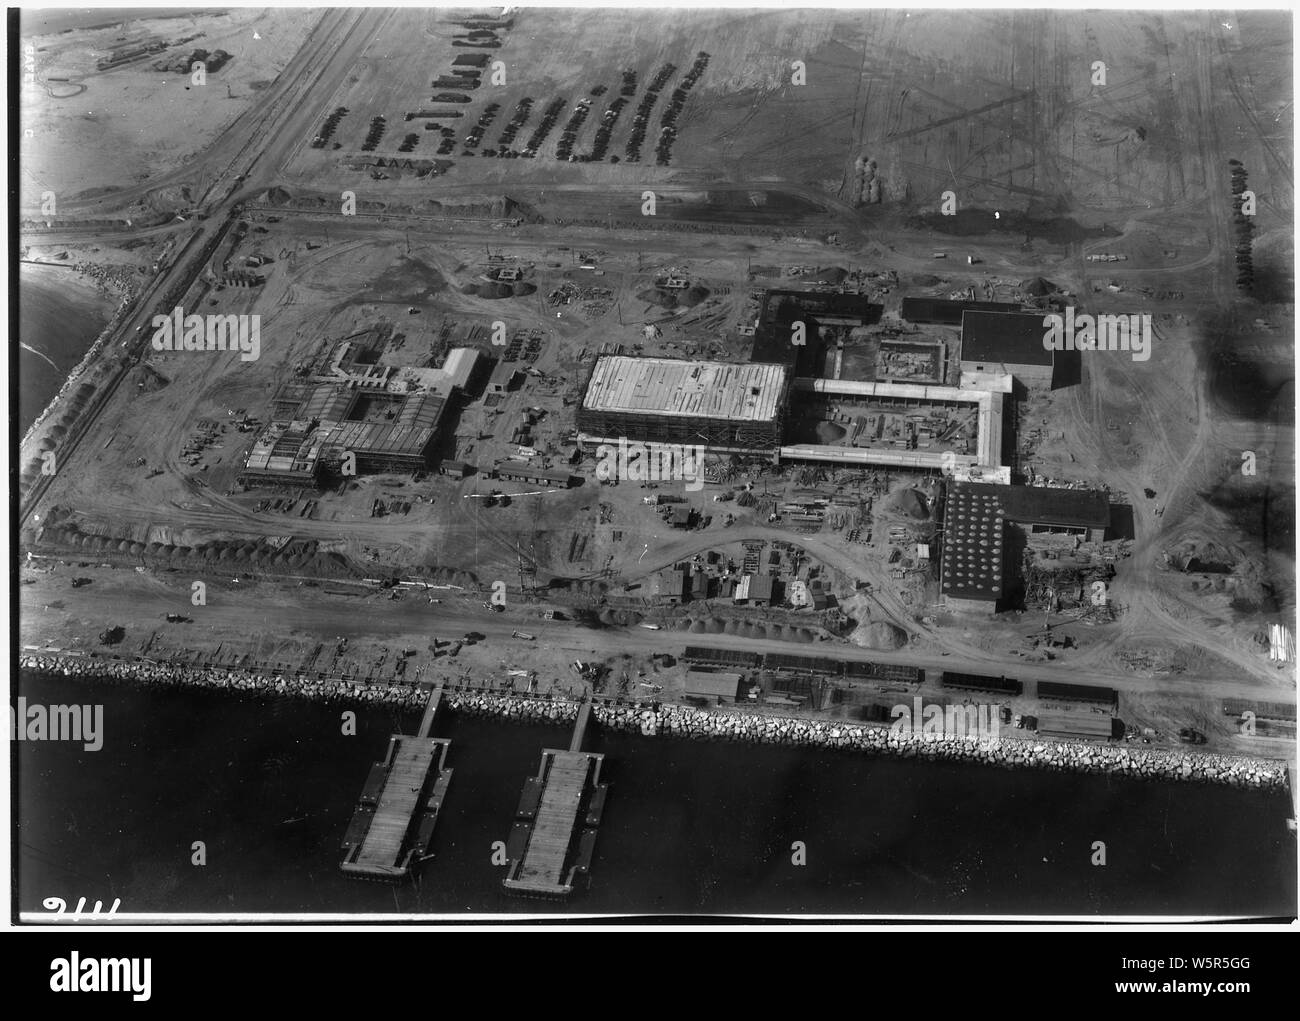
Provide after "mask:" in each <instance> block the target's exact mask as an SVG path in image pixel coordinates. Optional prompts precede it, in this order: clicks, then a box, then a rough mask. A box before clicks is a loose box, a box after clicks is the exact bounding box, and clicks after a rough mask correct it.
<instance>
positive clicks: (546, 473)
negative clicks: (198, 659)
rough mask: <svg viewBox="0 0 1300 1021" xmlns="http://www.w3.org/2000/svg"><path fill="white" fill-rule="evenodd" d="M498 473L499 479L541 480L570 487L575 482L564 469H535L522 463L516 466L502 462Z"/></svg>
mask: <svg viewBox="0 0 1300 1021" xmlns="http://www.w3.org/2000/svg"><path fill="white" fill-rule="evenodd" d="M496 472H497V478H501V479H522V480H523V481H525V482H526V481H528V480H529V479H541V480H542V481H544V482H551V483H554V484H556V485H560V486H568V485H569V484H570V483H571V482H572V481H573V476H572V475H570V474H569V473H568V472H566V471H564V470H563V469H562V468H534V467H533V466H532V465H529V464H524V463H523V462H522V461H521V462H517V463H514V464H511V463H509V462H502V463H501V464H498V465H497V468H496Z"/></svg>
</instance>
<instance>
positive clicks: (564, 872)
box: [502, 702, 608, 897]
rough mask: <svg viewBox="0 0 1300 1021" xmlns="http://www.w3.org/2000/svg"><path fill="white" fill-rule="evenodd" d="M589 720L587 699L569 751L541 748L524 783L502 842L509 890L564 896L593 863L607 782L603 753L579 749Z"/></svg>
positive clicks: (543, 895)
mask: <svg viewBox="0 0 1300 1021" xmlns="http://www.w3.org/2000/svg"><path fill="white" fill-rule="evenodd" d="M590 719H591V703H590V702H583V703H582V706H581V708H580V709H579V710H578V720H577V723H576V724H575V725H574V728H573V738H572V740H571V741H570V742H569V750H568V751H560V750H558V749H555V748H547V749H545V750H544V751H543V752H542V763H541V766H540V767H539V769H538V771H537V775H536V776H534V777H530V778H529V779H528V780H527V781H525V783H524V790H523V794H522V796H521V797H520V799H519V808H518V809H517V810H516V812H515V823H514V826H513V827H512V828H511V831H510V839H509V840H508V841H507V842H506V859H507V862H506V878H505V879H504V880H503V881H502V885H503V886H504V887H505V889H506V891H507V892H508V893H513V894H518V895H521V896H533V897H566V896H568V895H569V894H570V893H571V892H573V882H574V877H575V876H576V875H586V874H587V872H588V870H589V868H590V866H591V857H592V854H593V852H594V851H595V848H596V830H597V828H598V827H599V826H600V817H601V813H602V812H603V811H604V806H605V794H606V792H607V790H608V785H607V784H602V783H601V782H600V767H601V763H602V761H603V760H604V758H605V757H604V756H603V755H595V754H592V753H589V752H584V751H582V750H581V749H582V742H583V737H584V736H585V734H586V730H587V724H588V722H589V721H590Z"/></svg>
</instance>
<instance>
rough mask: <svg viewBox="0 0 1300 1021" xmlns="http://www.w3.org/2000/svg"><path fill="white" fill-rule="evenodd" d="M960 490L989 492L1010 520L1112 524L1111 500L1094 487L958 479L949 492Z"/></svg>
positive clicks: (1086, 525) (1077, 525) (1085, 525)
mask: <svg viewBox="0 0 1300 1021" xmlns="http://www.w3.org/2000/svg"><path fill="white" fill-rule="evenodd" d="M959 489H964V490H966V491H970V492H974V493H977V494H988V495H991V496H993V497H994V498H995V499H996V500H997V501H998V506H999V507H1000V508H1001V510H1002V516H1003V517H1005V518H1006V519H1007V520H1008V521H1017V522H1021V523H1023V524H1034V525H1064V526H1068V527H1070V528H1105V527H1106V526H1107V525H1109V524H1110V502H1109V501H1108V500H1107V499H1106V494H1105V493H1101V492H1098V491H1097V490H1095V489H1053V488H1052V487H1050V486H990V485H985V484H984V483H980V482H956V483H953V485H952V486H951V487H949V494H950V496H951V494H952V493H953V492H954V491H957V490H959Z"/></svg>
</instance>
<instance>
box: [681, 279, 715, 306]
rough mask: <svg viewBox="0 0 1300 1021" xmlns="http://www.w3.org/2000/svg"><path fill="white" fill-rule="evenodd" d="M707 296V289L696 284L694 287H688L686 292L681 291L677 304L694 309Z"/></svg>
mask: <svg viewBox="0 0 1300 1021" xmlns="http://www.w3.org/2000/svg"><path fill="white" fill-rule="evenodd" d="M708 296H709V289H708V288H707V287H701V286H700V285H699V284H696V285H695V286H693V287H688V288H686V290H684V291H682V292H681V293H680V294H679V295H678V296H677V303H678V304H679V305H684V306H686V307H687V308H694V307H695V306H696V305H698V304H699V303H700V302H702V301H703V300H704V299H705V298H707V297H708Z"/></svg>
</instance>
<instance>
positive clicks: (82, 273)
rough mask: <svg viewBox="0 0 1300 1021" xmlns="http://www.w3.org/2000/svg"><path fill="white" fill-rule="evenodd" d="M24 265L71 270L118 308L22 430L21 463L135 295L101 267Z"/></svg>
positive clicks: (113, 309)
mask: <svg viewBox="0 0 1300 1021" xmlns="http://www.w3.org/2000/svg"><path fill="white" fill-rule="evenodd" d="M24 264H25V265H28V266H33V265H40V266H54V267H56V268H59V269H65V270H71V271H72V272H73V273H74V274H75V275H76V276H77V277H78V278H79V281H78V282H79V283H84V284H85V285H86V287H87V289H88V290H93V291H95V292H96V293H98V294H100V295H102V296H103V297H104V298H105V299H106V300H107V301H114V300H115V301H116V305H114V306H113V308H112V311H111V312H108V313H107V314H106V319H107V321H106V322H105V324H104V327H103V329H101V330H100V331H99V333H98V334H97V335H96V336H95V339H94V340H93V341H92V342H91V344H90V346H89V347H88V348H87V349H86V352H85V354H83V355H82V356H81V358H80V359H79V360H78V361H77V364H76V365H74V366H73V367H72V368H71V369H70V370H69V371H68V373H67V375H66V376H65V377H64V380H63V382H62V383H61V384H60V386H59V388H58V390H56V391H55V392H54V394H53V395H52V396H51V397H50V399H49V400H48V401H46V403H45V406H44V407H43V408H42V409H41V412H40V414H38V415H37V416H36V417H35V418H34V419H33V420H32V424H31V425H29V426H28V427H27V428H26V429H25V430H24V431H23V436H22V438H21V439H20V440H19V441H18V453H19V458H20V460H21V459H22V458H23V457H25V456H29V453H24V451H26V450H27V448H28V447H29V446H30V444H31V443H32V442H33V440H34V439H35V438H36V436H37V434H38V433H39V432H40V430H41V428H42V427H43V426H45V425H46V424H47V423H48V422H49V421H50V419H51V418H52V417H53V416H54V414H55V411H56V409H57V408H58V407H59V406H60V405H61V404H62V403H63V401H64V398H66V397H67V395H68V394H69V393H71V392H72V390H73V389H74V388H75V387H76V386H77V385H79V384H80V382H81V380H82V378H83V377H84V376H86V375H87V373H89V372H90V371H91V368H92V366H93V364H94V363H95V361H96V360H97V359H98V358H99V356H100V354H101V353H102V352H103V350H104V347H105V345H106V344H107V343H108V341H109V340H110V339H112V337H113V335H114V333H115V332H116V331H117V329H118V328H119V327H120V326H121V324H122V320H123V318H124V317H125V315H126V313H127V311H128V308H129V306H130V305H131V303H132V302H133V301H134V299H135V294H134V293H133V292H132V291H131V290H130V289H129V288H126V287H125V286H124V285H122V284H121V283H120V282H119V281H117V280H115V279H114V278H113V277H111V276H109V275H108V274H106V273H104V272H103V270H102V269H101V268H100V267H98V266H96V265H95V264H93V263H85V262H77V263H73V264H71V265H64V264H61V263H42V262H38V261H34V260H24Z"/></svg>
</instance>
